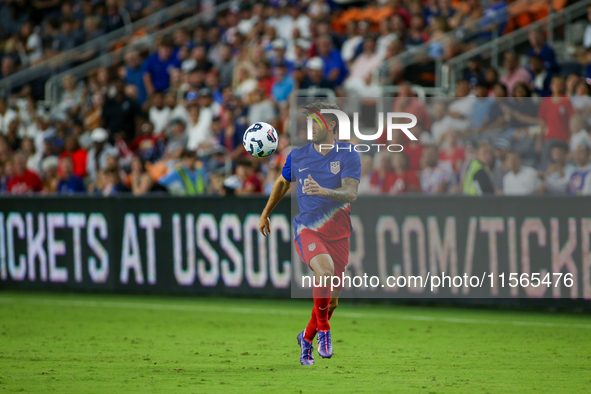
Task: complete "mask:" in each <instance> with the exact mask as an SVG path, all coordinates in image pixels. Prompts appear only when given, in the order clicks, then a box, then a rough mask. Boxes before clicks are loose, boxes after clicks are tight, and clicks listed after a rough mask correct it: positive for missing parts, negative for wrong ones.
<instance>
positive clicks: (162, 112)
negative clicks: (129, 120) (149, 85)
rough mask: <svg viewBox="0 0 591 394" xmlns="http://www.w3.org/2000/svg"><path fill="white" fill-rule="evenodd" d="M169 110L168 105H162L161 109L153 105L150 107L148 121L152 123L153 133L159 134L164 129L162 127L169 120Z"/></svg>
mask: <svg viewBox="0 0 591 394" xmlns="http://www.w3.org/2000/svg"><path fill="white" fill-rule="evenodd" d="M171 112H172V111H171V110H170V108H168V107H162V108H161V109H158V108H156V107H154V106H152V107H150V111H149V117H150V122H152V124H153V125H154V135H159V134H161V133H163V132H164V131H165V130H164V128H165V127H166V125H167V124H168V122H169V121H170V114H171Z"/></svg>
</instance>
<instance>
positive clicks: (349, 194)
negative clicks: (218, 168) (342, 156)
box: [303, 175, 359, 203]
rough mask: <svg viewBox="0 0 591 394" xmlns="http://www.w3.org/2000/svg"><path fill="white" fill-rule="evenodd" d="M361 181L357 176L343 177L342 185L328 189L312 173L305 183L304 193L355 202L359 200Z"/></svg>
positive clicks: (339, 200)
mask: <svg viewBox="0 0 591 394" xmlns="http://www.w3.org/2000/svg"><path fill="white" fill-rule="evenodd" d="M358 188H359V181H358V180H357V179H355V178H343V179H341V187H340V188H338V189H327V188H324V187H322V186H320V185H319V184H318V182H316V181H315V180H314V179H313V178H312V177H311V176H310V175H308V179H307V180H306V184H305V185H304V189H303V191H304V193H307V194H308V195H310V196H320V197H326V198H330V199H331V200H335V201H338V202H348V203H353V202H355V200H357V189H358Z"/></svg>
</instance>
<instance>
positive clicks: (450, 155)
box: [0, 0, 591, 196]
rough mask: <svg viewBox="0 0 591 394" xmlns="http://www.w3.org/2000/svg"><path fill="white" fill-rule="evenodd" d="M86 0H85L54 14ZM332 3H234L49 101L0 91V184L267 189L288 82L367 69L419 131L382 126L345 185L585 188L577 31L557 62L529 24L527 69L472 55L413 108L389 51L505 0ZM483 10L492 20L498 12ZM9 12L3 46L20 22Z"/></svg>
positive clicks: (355, 75)
mask: <svg viewBox="0 0 591 394" xmlns="http://www.w3.org/2000/svg"><path fill="white" fill-rule="evenodd" d="M40 3H42V4H49V3H52V2H51V1H48V2H40ZM86 3H89V4H94V3H91V2H89V1H81V2H75V3H72V4H70V8H72V9H75V8H76V7H81V8H84V5H85V4H86ZM114 3H115V4H118V3H116V2H115V1H107V2H106V3H105V7H106V5H107V4H114ZM135 3H136V2H129V4H128V2H125V4H126V5H129V6H131V7H135V6H134V4H135ZM140 3H142V7H143V6H145V7H150V6H154V4H156V3H158V4H160V5H162V4H163V3H164V2H163V1H161V2H140ZM483 3H484V2H483ZM19 4H21V2H3V3H2V6H4V7H9V8H10V7H12V8H10V9H11V10H13V8H14V7H15V6H17V5H19ZM52 4H53V3H52ZM57 4H60V3H59V2H58V3H57ZM64 4H66V3H62V6H61V14H60V15H61V16H62V17H64V16H63V14H64ZM96 4H102V3H101V2H97V3H96ZM96 4H95V6H96ZM67 7H68V6H67V5H66V8H67ZM335 7H337V6H336V5H335V4H334V3H332V2H328V1H323V0H310V1H302V2H300V1H289V2H280V1H269V2H254V3H253V4H242V5H240V7H234V8H231V9H230V10H229V11H227V12H223V13H220V14H219V15H217V17H216V18H215V21H213V22H212V23H211V24H208V25H200V26H196V27H195V28H194V29H193V30H186V29H178V30H176V31H175V32H174V34H173V36H172V37H163V38H162V39H160V40H159V41H158V42H156V43H155V46H154V50H153V52H152V53H139V52H137V51H127V52H125V53H124V59H122V62H121V64H118V65H115V66H113V67H101V68H99V69H97V70H94V71H93V72H91V73H90V74H89V75H87V76H86V77H85V78H83V79H81V80H76V79H75V78H74V77H72V76H67V77H65V78H64V79H63V81H62V83H63V93H62V96H61V99H60V101H59V103H57V105H55V106H53V108H51V110H39V109H38V106H37V102H36V99H35V98H34V97H33V96H32V95H31V94H30V92H29V91H28V90H27V89H26V88H24V89H23V90H22V91H21V92H20V93H17V94H15V95H13V96H11V97H10V99H9V100H5V99H1V100H0V192H2V193H10V194H28V193H46V194H55V193H59V194H72V193H89V194H97V195H104V196H108V195H115V194H120V193H133V194H135V195H142V194H146V193H152V192H169V193H173V194H178V195H201V194H211V195H229V194H237V195H250V194H263V193H269V192H270V189H271V187H272V185H273V182H274V180H275V179H276V177H277V176H278V174H279V173H280V170H281V168H282V166H283V163H284V161H285V158H286V157H287V154H288V153H289V150H290V137H289V126H290V117H289V105H288V102H289V99H290V97H292V96H293V95H294V94H297V91H300V90H304V89H307V90H308V91H311V90H312V91H315V92H316V95H324V94H326V93H327V91H332V93H334V94H335V95H336V96H340V97H345V96H347V97H372V96H373V97H376V96H379V95H380V93H381V90H380V85H379V84H377V83H376V82H375V79H374V74H376V73H379V72H381V73H382V74H383V71H384V70H385V74H386V75H387V77H388V78H389V80H390V83H394V84H396V85H398V86H399V87H400V92H399V93H398V97H396V98H395V99H394V104H393V110H394V111H396V112H411V113H415V114H417V117H418V118H419V124H418V125H417V127H416V128H415V129H413V130H412V131H413V134H415V135H416V136H420V138H419V140H418V141H409V140H408V139H405V138H402V136H400V135H399V136H395V141H394V143H400V144H402V145H404V150H403V152H401V153H396V154H375V155H371V156H370V155H362V179H361V184H360V193H361V194H392V195H395V194H400V193H426V194H443V193H450V194H454V193H465V194H507V195H526V194H534V193H556V194H566V193H568V194H575V195H580V194H591V176H587V175H588V174H589V173H590V172H591V165H590V164H589V162H590V148H591V138H590V137H589V134H588V131H589V129H590V127H591V97H590V95H589V84H588V82H587V81H589V79H588V78H591V51H587V49H586V48H591V25H589V26H588V27H587V30H586V32H585V39H584V42H583V45H582V47H581V48H580V51H581V52H580V53H581V59H580V61H579V62H578V63H577V65H578V68H577V67H575V68H573V67H570V68H568V69H567V68H565V67H561V62H560V59H557V57H556V54H555V52H554V50H553V48H552V47H551V46H550V45H548V44H547V43H546V39H545V35H544V33H543V32H542V31H532V32H531V33H530V37H529V44H530V48H529V50H528V52H527V54H526V55H527V64H520V56H519V54H516V53H512V52H507V53H505V54H504V55H503V57H504V59H503V67H502V68H500V69H492V68H487V67H485V65H484V62H483V60H482V59H480V58H473V59H472V60H471V61H470V64H469V70H468V71H467V72H466V74H465V75H464V77H463V79H462V80H461V81H459V82H458V83H457V87H456V95H455V97H454V98H450V99H430V100H428V101H427V102H426V103H424V102H422V101H421V100H419V99H418V98H417V97H415V96H414V94H413V92H412V89H411V84H410V83H409V81H412V82H414V80H413V78H414V76H412V75H411V72H410V71H408V72H405V70H400V68H399V67H397V65H396V64H394V63H390V62H389V59H391V58H392V57H393V56H395V55H396V54H399V53H402V52H403V51H412V50H413V49H414V48H416V47H418V46H419V45H422V44H424V43H431V42H432V44H433V48H434V49H433V50H434V51H441V50H446V49H445V48H441V47H438V46H437V45H436V44H437V42H436V41H432V40H433V39H435V38H437V37H438V36H440V35H441V34H442V33H445V32H446V31H449V30H450V29H452V28H453V27H456V26H458V25H461V24H462V23H465V22H466V21H468V20H474V19H477V18H478V17H480V16H483V15H490V17H491V18H493V16H494V15H498V13H499V12H500V13H501V14H502V10H503V9H504V8H506V4H505V2H503V1H501V0H490V1H488V2H487V4H486V6H483V5H481V2H480V1H479V0H467V1H465V2H455V3H454V2H453V1H449V0H437V1H434V0H429V1H426V2H421V1H414V0H409V1H406V0H405V1H402V0H388V1H370V2H367V4H366V5H364V6H362V7H349V8H346V9H341V8H335ZM17 8H18V7H17ZM140 8H141V7H140ZM107 9H108V7H107ZM141 10H143V11H142V12H146V11H145V10H146V8H141V9H140V11H141ZM500 10H501V11H500ZM11 12H13V14H11V15H17V14H14V12H15V11H11ZM70 12H73V11H72V10H70ZM107 14H108V13H107ZM18 15H27V14H26V12H24V13H23V12H22V11H20V14H18ZM100 15H102V14H100ZM105 15H106V14H105ZM29 16H30V15H29ZM64 18H65V17H64ZM66 19H68V18H66ZM493 19H494V21H495V23H496V24H495V26H497V25H498V24H499V23H504V22H506V21H502V20H499V19H498V17H494V18H493ZM11 20H12V22H13V23H12V24H11V25H7V26H9V27H10V29H12V31H11V34H12V35H10V36H9V38H8V40H10V37H13V35H14V34H15V32H16V34H17V35H18V34H19V32H20V31H21V30H22V29H23V28H24V29H25V30H26V29H27V28H26V27H25V26H26V25H27V23H29V24H31V22H30V21H29V20H28V19H27V18H26V17H22V18H21V19H18V18H15V17H12V19H11ZM82 20H84V26H86V19H82ZM107 20H108V18H107V19H105V18H103V19H102V20H101V22H100V26H101V27H102V28H104V29H108V27H105V26H108V23H107V22H106V21H107ZM590 20H591V12H590ZM15 21H20V22H19V23H18V26H16V22H15ZM64 21H65V19H64V20H62V25H61V26H62V28H63V26H64V24H63V22H64ZM66 24H67V23H66ZM13 25H14V26H13ZM32 26H33V25H32V24H31V26H29V27H28V29H32V30H36V29H33V28H32ZM2 27H3V28H4V27H5V25H2ZM495 28H496V27H495ZM21 36H22V37H25V36H23V35H22V34H21ZM66 36H67V38H68V39H70V38H71V35H68V34H66ZM22 37H21V39H22ZM21 46H22V45H21ZM25 52H27V51H25ZM587 54H589V55H587ZM10 58H11V56H4V57H3V59H2V67H1V69H2V71H1V72H2V76H5V75H9V71H10V70H9V69H10V68H11V67H14V64H13V65H9V64H8V63H10V60H7V61H6V62H5V59H10ZM587 62H589V65H588V64H587ZM5 63H7V64H8V65H5ZM9 66H10V67H9ZM5 68H6V70H5ZM257 121H264V122H268V123H271V124H273V125H274V126H275V127H276V129H277V130H278V132H279V133H280V138H279V148H278V150H277V153H275V154H274V155H272V156H271V157H270V158H269V159H267V160H258V159H254V158H252V157H250V156H249V155H248V154H247V153H246V152H245V151H244V149H243V147H242V136H243V133H244V131H245V130H246V128H247V127H248V125H250V124H252V123H254V122H257ZM396 141H397V142H396Z"/></svg>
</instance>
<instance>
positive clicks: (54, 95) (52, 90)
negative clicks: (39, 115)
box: [45, 0, 233, 107]
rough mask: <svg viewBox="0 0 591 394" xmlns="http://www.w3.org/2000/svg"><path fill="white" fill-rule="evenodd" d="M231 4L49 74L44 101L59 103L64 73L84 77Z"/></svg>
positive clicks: (229, 5)
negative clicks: (69, 67) (56, 72)
mask: <svg viewBox="0 0 591 394" xmlns="http://www.w3.org/2000/svg"><path fill="white" fill-rule="evenodd" d="M190 1H194V0H190ZM232 4H233V2H231V1H227V2H224V3H222V4H220V5H217V6H215V7H214V8H213V9H211V10H207V11H204V12H200V13H198V14H195V15H193V16H191V17H189V18H187V19H183V20H182V21H180V22H177V23H175V24H173V25H171V26H169V27H166V28H164V29H161V30H157V31H155V32H151V33H148V34H146V35H145V36H144V37H142V38H141V39H138V40H135V41H133V42H131V43H129V44H127V45H125V46H124V47H122V48H120V49H117V50H114V51H111V52H108V53H105V54H104V55H102V56H99V57H95V58H94V59H92V60H90V61H87V62H85V63H82V64H80V65H78V66H76V67H73V68H71V69H68V70H66V71H62V72H60V73H59V74H55V75H53V76H51V77H50V78H49V79H48V80H47V82H46V83H45V101H46V102H49V103H50V105H51V106H52V107H53V106H55V105H57V104H58V103H59V98H60V96H61V91H62V84H61V82H62V80H63V78H64V77H65V76H66V75H71V76H73V77H74V78H76V79H81V78H84V77H86V76H87V75H88V73H89V72H90V71H92V70H94V69H96V68H98V67H110V66H112V65H113V64H115V63H117V62H121V61H122V59H123V56H124V55H125V54H126V53H127V52H129V51H130V50H138V51H141V50H144V49H148V48H150V49H151V48H153V46H154V42H155V40H157V39H160V38H161V37H164V36H167V35H170V34H172V33H173V32H175V31H176V30H178V29H181V28H184V27H187V28H189V27H190V28H193V27H195V26H196V25H197V24H198V23H200V22H206V21H208V20H209V19H211V18H212V16H215V15H216V14H218V13H219V12H221V11H223V10H226V9H228V8H230V7H231V6H232Z"/></svg>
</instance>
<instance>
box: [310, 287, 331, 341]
mask: <svg viewBox="0 0 591 394" xmlns="http://www.w3.org/2000/svg"><path fill="white" fill-rule="evenodd" d="M312 294H313V295H314V309H315V311H316V320H317V322H318V325H317V329H318V330H322V331H325V330H330V325H329V324H328V307H329V305H330V287H314V289H313V290H312Z"/></svg>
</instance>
